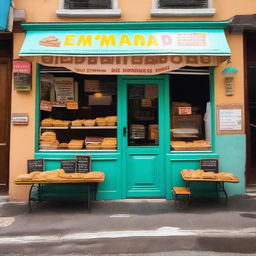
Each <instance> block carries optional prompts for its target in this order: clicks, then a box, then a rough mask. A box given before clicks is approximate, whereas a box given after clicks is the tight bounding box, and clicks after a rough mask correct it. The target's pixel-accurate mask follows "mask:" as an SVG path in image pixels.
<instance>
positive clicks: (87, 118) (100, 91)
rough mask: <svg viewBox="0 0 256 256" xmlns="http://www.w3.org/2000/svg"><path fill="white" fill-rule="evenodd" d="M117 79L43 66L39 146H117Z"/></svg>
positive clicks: (76, 148)
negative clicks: (49, 68) (48, 68)
mask: <svg viewBox="0 0 256 256" xmlns="http://www.w3.org/2000/svg"><path fill="white" fill-rule="evenodd" d="M116 81H117V79H116V76H93V75H81V74H76V73H72V72H67V73H65V71H64V70H61V71H58V70H57V69H54V68H52V69H51V70H47V71H46V70H44V69H42V71H41V83H40V124H39V127H40V128H39V142H38V144H39V150H76V151H77V150H116V149H117V139H116V137H117V86H116V83H117V82H116Z"/></svg>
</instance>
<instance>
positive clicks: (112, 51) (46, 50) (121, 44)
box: [20, 29, 231, 56]
mask: <svg viewBox="0 0 256 256" xmlns="http://www.w3.org/2000/svg"><path fill="white" fill-rule="evenodd" d="M230 54H231V52H230V49H229V46H228V43H227V40H226V37H225V34H224V30H223V29H179V30H177V29H176V30H175V29H170V30H162V29H159V30H148V31H143V30H126V31H123V30H95V31H91V30H87V31H86V30H73V31H70V30H69V31H27V34H26V38H25V41H24V43H23V46H22V48H21V51H20V56H38V55H40V56H42V55H47V56H49V55H55V56H63V55H64V56H67V55H68V56H85V55H86V56H95V55H97V56H106V55H108V56H109V55H111V56H116V55H118V56H125V55H207V56H228V55H230Z"/></svg>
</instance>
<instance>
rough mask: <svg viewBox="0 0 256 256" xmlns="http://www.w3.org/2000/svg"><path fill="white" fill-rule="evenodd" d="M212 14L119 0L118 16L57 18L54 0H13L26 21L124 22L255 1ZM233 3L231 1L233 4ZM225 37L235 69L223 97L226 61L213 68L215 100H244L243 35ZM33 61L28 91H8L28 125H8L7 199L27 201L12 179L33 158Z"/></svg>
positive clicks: (221, 15)
mask: <svg viewBox="0 0 256 256" xmlns="http://www.w3.org/2000/svg"><path fill="white" fill-rule="evenodd" d="M213 2H214V8H216V9H217V11H216V15H215V16H214V17H212V18H211V17H210V18H205V17H202V18H184V17H182V18H151V17H150V9H151V0H139V1H138V0H129V1H128V0H120V1H119V8H120V9H121V10H122V16H121V18H98V19H95V18H65V19H64V18H58V17H57V15H56V14H55V10H56V9H57V8H58V0H36V1H31V0H19V1H16V8H17V9H26V22H72V21H78V22H113V21H115V22H124V21H175V20H176V21H178V20H179V21H180V20H228V19H230V18H231V17H233V16H234V15H236V14H251V13H252V10H253V7H254V10H256V2H255V0H246V4H245V1H241V0H236V1H234V0H226V1H225V6H228V8H223V5H224V4H223V0H213ZM234 2H235V4H234ZM23 39H24V34H23V33H15V34H14V59H16V58H18V54H19V51H20V47H21V45H22V42H23ZM227 39H228V42H229V45H230V48H231V51H232V65H233V66H235V67H236V68H237V69H238V74H237V76H236V78H235V81H234V83H235V91H234V96H225V91H224V80H223V76H222V75H221V70H222V69H223V68H225V67H226V63H223V64H221V65H220V66H218V67H217V68H216V69H215V101H216V104H220V103H240V104H243V102H244V80H243V76H244V71H243V38H242V35H229V34H227ZM35 65H36V64H35V63H33V85H32V91H31V92H16V91H14V90H12V110H11V111H12V113H15V112H22V113H28V114H29V125H28V126H24V127H21V126H12V127H11V149H10V190H9V197H10V200H27V192H28V188H27V187H25V186H16V185H14V184H13V181H14V178H15V177H16V176H17V175H19V174H23V173H24V171H25V170H26V168H27V159H31V158H33V154H34V143H35V107H34V106H35V85H36V80H35V79H36V67H35Z"/></svg>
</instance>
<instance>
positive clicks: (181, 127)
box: [170, 69, 212, 151]
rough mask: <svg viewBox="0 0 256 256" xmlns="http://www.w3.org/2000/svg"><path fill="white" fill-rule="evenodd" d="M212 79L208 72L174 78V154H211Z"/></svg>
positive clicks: (176, 74)
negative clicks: (176, 152) (204, 152)
mask: <svg viewBox="0 0 256 256" xmlns="http://www.w3.org/2000/svg"><path fill="white" fill-rule="evenodd" d="M210 99H211V97H210V76H209V70H208V69H207V70H206V69H202V70H199V69H194V70H190V71H189V72H188V71H185V70H180V72H173V74H171V75H170V121H171V143H170V144H171V145H170V146H171V150H172V151H209V150H211V148H212V146H211V145H212V143H211V100H210Z"/></svg>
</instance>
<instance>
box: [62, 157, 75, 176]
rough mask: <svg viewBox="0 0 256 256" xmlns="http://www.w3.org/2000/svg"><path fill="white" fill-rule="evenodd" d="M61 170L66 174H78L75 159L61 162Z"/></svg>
mask: <svg viewBox="0 0 256 256" xmlns="http://www.w3.org/2000/svg"><path fill="white" fill-rule="evenodd" d="M60 166H61V169H63V170H64V171H65V172H66V173H72V172H76V160H75V159H64V160H61V161H60Z"/></svg>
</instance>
